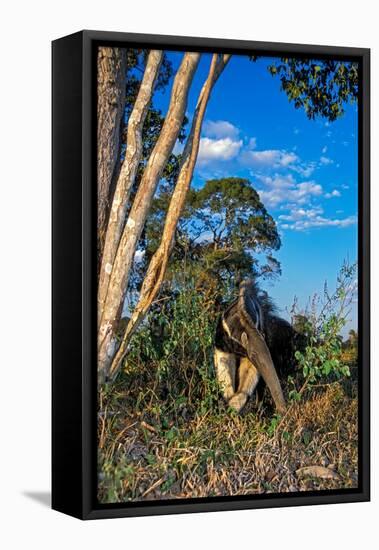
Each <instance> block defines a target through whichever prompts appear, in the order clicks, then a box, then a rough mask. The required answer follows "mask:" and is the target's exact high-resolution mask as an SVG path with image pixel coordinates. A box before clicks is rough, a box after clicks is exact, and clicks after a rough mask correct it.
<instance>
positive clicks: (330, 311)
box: [290, 263, 356, 400]
mask: <svg viewBox="0 0 379 550" xmlns="http://www.w3.org/2000/svg"><path fill="white" fill-rule="evenodd" d="M355 277H356V264H354V265H349V264H347V263H345V264H344V265H343V266H342V268H341V270H340V272H339V274H338V277H337V285H336V289H335V291H334V292H333V293H332V294H330V293H329V291H328V289H327V287H326V286H325V289H324V297H323V303H322V306H321V311H320V312H317V300H316V298H314V300H313V307H312V311H311V313H310V314H309V315H302V316H298V317H297V320H298V322H299V319H300V320H301V326H302V327H303V328H304V330H305V331H306V335H307V340H308V343H307V345H306V347H305V349H304V350H302V351H300V350H298V351H296V353H295V358H296V360H297V362H298V365H299V367H300V369H301V371H302V374H303V376H304V378H305V379H306V381H307V382H309V383H311V384H312V383H314V382H316V381H317V380H318V379H321V378H323V379H329V378H330V377H333V378H337V379H338V378H341V377H345V376H350V369H349V366H348V365H347V364H346V363H345V362H344V360H343V353H342V352H343V345H342V344H343V342H342V338H341V336H340V334H341V330H342V329H343V327H344V326H345V325H346V322H347V318H348V315H349V313H350V304H351V302H352V299H353V297H354V293H355V291H356V288H355ZM298 327H299V325H298ZM290 398H292V399H293V400H299V399H300V395H299V392H297V391H296V389H293V390H291V392H290Z"/></svg>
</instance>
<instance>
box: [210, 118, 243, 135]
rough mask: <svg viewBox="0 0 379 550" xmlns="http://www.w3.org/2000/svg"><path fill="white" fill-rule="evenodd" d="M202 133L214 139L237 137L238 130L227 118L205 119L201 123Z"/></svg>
mask: <svg viewBox="0 0 379 550" xmlns="http://www.w3.org/2000/svg"><path fill="white" fill-rule="evenodd" d="M203 131H204V134H205V135H206V136H207V137H212V138H216V139H220V138H225V137H230V138H237V137H238V135H239V130H238V128H237V127H236V126H234V124H232V123H231V122H228V121H227V120H216V121H214V120H206V121H205V122H204V125H203Z"/></svg>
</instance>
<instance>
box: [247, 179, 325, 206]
mask: <svg viewBox="0 0 379 550" xmlns="http://www.w3.org/2000/svg"><path fill="white" fill-rule="evenodd" d="M258 192H259V195H260V198H261V200H262V202H263V203H264V204H265V206H268V207H275V206H278V205H279V204H281V203H283V202H292V203H295V204H306V203H307V202H309V201H310V199H311V198H312V197H315V196H320V195H322V187H321V185H319V184H318V183H315V182H314V181H304V182H302V183H296V184H292V186H291V185H287V186H286V185H278V186H273V187H272V188H270V189H269V190H268V191H266V190H259V191H258Z"/></svg>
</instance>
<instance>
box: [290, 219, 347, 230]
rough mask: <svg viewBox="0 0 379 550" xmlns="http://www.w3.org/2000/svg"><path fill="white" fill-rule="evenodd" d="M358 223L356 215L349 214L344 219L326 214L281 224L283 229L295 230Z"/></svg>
mask: <svg viewBox="0 0 379 550" xmlns="http://www.w3.org/2000/svg"><path fill="white" fill-rule="evenodd" d="M356 223H357V217H356V216H349V217H347V218H342V219H332V218H325V217H324V216H320V215H316V216H312V217H310V218H307V217H305V218H304V219H298V220H296V221H294V223H284V224H281V227H282V229H293V230H294V231H306V230H307V229H312V228H317V227H318V228H319V227H340V228H343V227H349V226H350V225H354V224H356Z"/></svg>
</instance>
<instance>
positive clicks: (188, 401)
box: [125, 275, 219, 437]
mask: <svg viewBox="0 0 379 550" xmlns="http://www.w3.org/2000/svg"><path fill="white" fill-rule="evenodd" d="M174 288H176V290H174V292H173V294H171V295H170V296H168V298H169V299H167V300H162V301H161V302H160V303H159V304H157V305H156V307H153V308H152V310H151V312H150V314H149V315H148V317H147V319H146V322H145V323H144V325H143V326H142V328H141V330H140V331H139V332H138V333H137V334H136V335H135V336H134V337H133V339H132V341H131V346H130V353H129V354H128V362H127V365H126V368H125V374H126V375H128V374H130V375H132V376H135V374H136V372H138V371H140V370H141V369H144V368H145V365H146V364H149V369H150V374H152V375H153V376H154V379H155V380H154V384H155V390H154V391H155V392H158V394H159V395H161V396H162V397H163V399H162V411H161V412H163V410H164V409H167V410H170V411H172V409H175V410H177V411H178V413H180V412H181V411H183V409H184V408H187V409H188V407H191V406H192V405H193V403H194V402H196V403H197V407H198V408H199V410H200V411H202V412H205V411H207V410H210V409H212V408H213V407H216V408H217V402H218V396H219V394H218V392H219V388H218V385H217V381H216V379H215V376H214V372H213V359H212V353H213V338H214V331H215V324H216V318H217V311H215V310H214V307H213V305H214V301H213V300H212V299H211V297H210V296H209V295H205V294H203V293H199V292H198V291H197V289H196V288H195V286H194V282H193V280H183V279H182V280H180V276H179V275H178V276H177V279H176V280H175V281H174ZM165 396H168V400H167V401H166V402H165V399H164V398H165ZM144 399H145V396H142V400H141V402H140V406H142V404H143V402H144ZM168 437H170V436H168Z"/></svg>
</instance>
